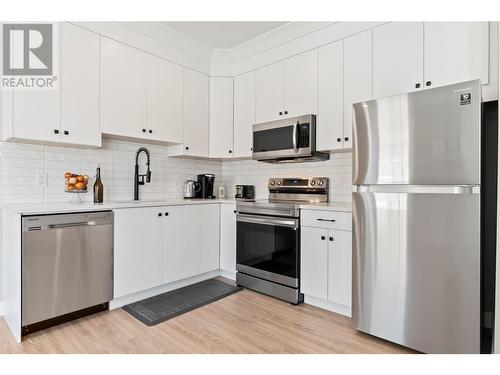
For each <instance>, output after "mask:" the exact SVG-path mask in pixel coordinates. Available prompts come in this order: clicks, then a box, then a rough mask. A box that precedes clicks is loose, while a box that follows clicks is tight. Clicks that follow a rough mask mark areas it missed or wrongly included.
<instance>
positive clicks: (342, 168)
mask: <svg viewBox="0 0 500 375" xmlns="http://www.w3.org/2000/svg"><path fill="white" fill-rule="evenodd" d="M351 167H352V152H350V151H348V152H332V153H331V154H330V159H329V160H325V161H320V162H310V163H291V164H269V163H263V162H257V161H254V160H233V161H224V162H223V163H222V175H223V182H224V186H225V188H226V192H229V194H233V189H234V185H236V184H248V185H255V196H256V198H257V199H265V198H267V195H268V191H267V183H268V180H269V178H271V177H328V178H329V179H330V191H329V193H330V200H332V201H337V202H350V201H351V193H352V177H351V175H352V172H351ZM226 194H228V193H226Z"/></svg>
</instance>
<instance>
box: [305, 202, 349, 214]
mask: <svg viewBox="0 0 500 375" xmlns="http://www.w3.org/2000/svg"><path fill="white" fill-rule="evenodd" d="M300 208H301V209H302V210H328V211H342V212H352V203H351V202H324V203H304V204H301V205H300Z"/></svg>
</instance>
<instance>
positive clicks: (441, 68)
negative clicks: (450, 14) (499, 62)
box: [424, 22, 489, 87]
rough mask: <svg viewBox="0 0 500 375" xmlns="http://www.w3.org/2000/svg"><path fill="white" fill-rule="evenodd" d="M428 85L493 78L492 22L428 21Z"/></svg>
mask: <svg viewBox="0 0 500 375" xmlns="http://www.w3.org/2000/svg"><path fill="white" fill-rule="evenodd" d="M424 31H425V32H424V37H425V40H424V46H425V52H424V72H425V85H426V87H436V86H443V85H447V84H451V83H457V82H462V81H468V80H473V79H481V81H482V83H483V84H487V83H488V80H489V76H488V69H489V24H488V22H425V24H424Z"/></svg>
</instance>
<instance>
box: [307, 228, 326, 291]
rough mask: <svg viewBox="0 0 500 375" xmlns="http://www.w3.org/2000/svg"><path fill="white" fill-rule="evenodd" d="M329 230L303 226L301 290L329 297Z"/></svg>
mask: <svg viewBox="0 0 500 375" xmlns="http://www.w3.org/2000/svg"><path fill="white" fill-rule="evenodd" d="M327 236H328V230H325V229H320V228H304V227H303V228H302V232H301V253H300V291H301V292H302V293H304V294H306V295H308V296H313V297H316V298H321V299H324V300H326V299H327V298H328V242H327Z"/></svg>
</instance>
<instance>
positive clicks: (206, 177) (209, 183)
mask: <svg viewBox="0 0 500 375" xmlns="http://www.w3.org/2000/svg"><path fill="white" fill-rule="evenodd" d="M214 183H215V175H214V174H199V175H198V184H199V186H200V189H199V190H198V191H197V192H196V198H206V199H212V198H215V195H214Z"/></svg>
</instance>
